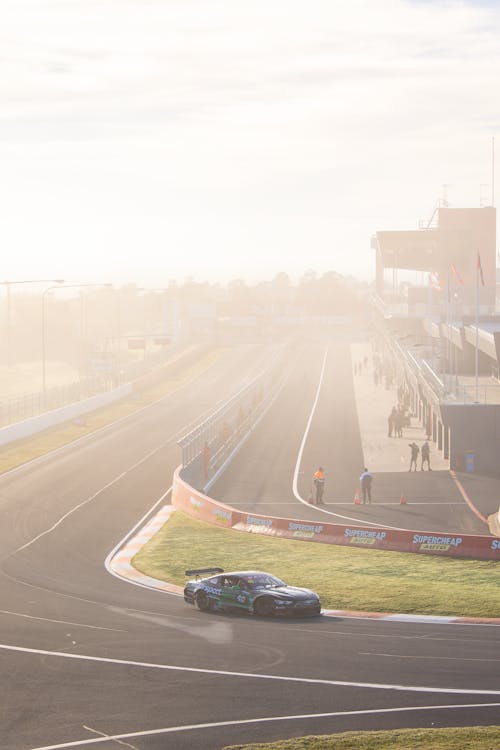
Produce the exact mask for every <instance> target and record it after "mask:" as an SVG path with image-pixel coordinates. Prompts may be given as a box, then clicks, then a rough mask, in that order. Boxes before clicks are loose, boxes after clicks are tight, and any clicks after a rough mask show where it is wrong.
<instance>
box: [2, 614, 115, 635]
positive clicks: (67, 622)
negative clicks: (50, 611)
mask: <svg viewBox="0 0 500 750" xmlns="http://www.w3.org/2000/svg"><path fill="white" fill-rule="evenodd" d="M0 615H10V616H12V617H24V618H25V619H27V620H41V622H53V623H55V624H56V625H72V626H74V627H75V628H90V629H91V630H109V631H112V632H113V633H126V632H127V631H126V630H120V629H119V628H105V627H104V626H101V625H86V624H85V623H83V622H71V620H53V619H51V618H50V617H35V615H26V614H24V613H23V612H11V611H10V610H8V609H0Z"/></svg>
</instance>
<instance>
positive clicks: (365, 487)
mask: <svg viewBox="0 0 500 750" xmlns="http://www.w3.org/2000/svg"><path fill="white" fill-rule="evenodd" d="M359 481H360V482H361V492H362V493H363V505H365V504H366V503H368V504H370V505H371V502H372V481H373V476H372V475H371V474H370V472H369V471H368V469H367V468H366V466H365V468H364V469H363V473H362V474H361V476H360V478H359Z"/></svg>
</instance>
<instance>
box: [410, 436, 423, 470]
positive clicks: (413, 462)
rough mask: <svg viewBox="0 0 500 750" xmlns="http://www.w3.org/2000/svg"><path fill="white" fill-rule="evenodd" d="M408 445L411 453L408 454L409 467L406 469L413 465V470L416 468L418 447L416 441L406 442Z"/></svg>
mask: <svg viewBox="0 0 500 750" xmlns="http://www.w3.org/2000/svg"><path fill="white" fill-rule="evenodd" d="M408 447H409V448H410V451H411V454H410V468H409V469H408V471H411V467H412V466H414V467H415V469H414V470H415V471H416V470H417V458H418V454H419V450H420V449H419V447H418V445H417V444H416V443H408Z"/></svg>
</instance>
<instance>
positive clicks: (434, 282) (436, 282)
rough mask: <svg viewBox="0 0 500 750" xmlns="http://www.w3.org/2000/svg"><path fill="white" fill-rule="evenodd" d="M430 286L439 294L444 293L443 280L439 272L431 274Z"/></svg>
mask: <svg viewBox="0 0 500 750" xmlns="http://www.w3.org/2000/svg"><path fill="white" fill-rule="evenodd" d="M429 286H430V287H432V289H435V290H436V291H437V292H441V291H442V289H443V288H442V286H441V280H440V278H439V274H438V273H437V271H431V272H430V274H429Z"/></svg>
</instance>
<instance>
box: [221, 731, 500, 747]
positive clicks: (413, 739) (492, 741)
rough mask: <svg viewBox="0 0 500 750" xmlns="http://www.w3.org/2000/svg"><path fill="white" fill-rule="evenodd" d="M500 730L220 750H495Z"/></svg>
mask: <svg viewBox="0 0 500 750" xmlns="http://www.w3.org/2000/svg"><path fill="white" fill-rule="evenodd" d="M495 748H500V727H498V726H497V727H456V728H455V727H451V728H445V729H394V730H391V731H385V732H342V734H334V735H319V736H316V737H315V736H308V737H299V738H296V739H292V740H280V741H278V742H271V743H257V744H255V743H252V744H249V745H229V746H227V747H225V748H224V750H495Z"/></svg>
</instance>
